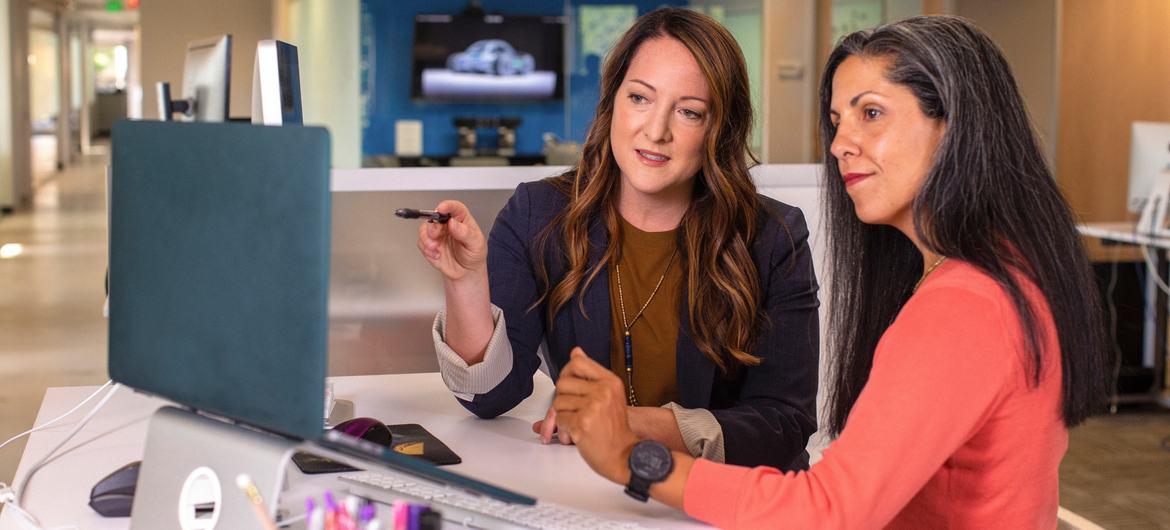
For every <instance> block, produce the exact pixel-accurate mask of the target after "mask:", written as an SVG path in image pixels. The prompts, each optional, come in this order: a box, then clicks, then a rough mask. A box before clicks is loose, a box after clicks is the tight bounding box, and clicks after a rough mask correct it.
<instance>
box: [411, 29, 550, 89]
mask: <svg viewBox="0 0 1170 530" xmlns="http://www.w3.org/2000/svg"><path fill="white" fill-rule="evenodd" d="M564 34H565V17H562V16H511V15H485V16H460V15H416V16H415V17H414V49H413V66H412V76H411V77H412V79H411V82H412V88H411V97H413V98H414V99H418V100H434V101H469V102H470V101H480V102H482V101H518V100H527V101H540V100H552V99H560V98H562V97H563V93H564Z"/></svg>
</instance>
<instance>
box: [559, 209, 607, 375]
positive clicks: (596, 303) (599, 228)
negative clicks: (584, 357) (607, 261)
mask: <svg viewBox="0 0 1170 530" xmlns="http://www.w3.org/2000/svg"><path fill="white" fill-rule="evenodd" d="M608 242H609V236H608V234H606V232H605V224H604V223H603V222H602V221H601V220H600V219H596V220H594V221H593V223H592V224H591V225H590V226H589V266H590V267H592V266H594V265H595V264H597V263H599V262H601V256H602V254H604V253H605V246H606V245H607V244H608ZM578 296H580V297H583V300H584V301H585V312H586V313H587V314H588V318H586V315H583V314H581V309H580V307H579V306H578V302H579V300H578V298H577V297H578ZM569 303H570V304H572V305H573V307H572V308H571V311H572V312H573V327H574V329H575V330H576V337H575V338H576V340H577V344H576V345H577V346H580V347H581V349H582V350H585V353H586V354H588V355H589V357H590V358H592V359H593V360H594V361H597V362H598V364H601V365H602V366H604V367H606V368H609V353H610V352H609V350H610V337H609V334H610V331H611V330H610V318H612V316H611V315H610V307H609V306H610V304H609V270H608V268H607V267H602V268H601V270H600V271H599V272H598V273H597V277H596V278H594V280H593V283H592V284H590V285H589V288H588V289H586V290H585V292H584V293H581V294H578V295H577V296H574V297H573V299H572V300H570V301H569Z"/></svg>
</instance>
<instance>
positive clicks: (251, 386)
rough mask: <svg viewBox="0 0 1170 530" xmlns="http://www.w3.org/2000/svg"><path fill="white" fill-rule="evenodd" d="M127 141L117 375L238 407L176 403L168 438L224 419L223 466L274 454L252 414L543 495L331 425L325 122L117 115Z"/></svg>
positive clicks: (120, 137)
mask: <svg viewBox="0 0 1170 530" xmlns="http://www.w3.org/2000/svg"><path fill="white" fill-rule="evenodd" d="M112 151H113V155H112V162H111V164H112V165H111V176H110V179H111V182H110V271H109V282H110V292H109V304H110V306H109V308H110V321H109V372H110V378H111V379H113V380H114V381H117V382H119V383H122V384H124V385H126V386H129V387H132V388H134V389H136V390H138V391H141V392H144V393H147V394H151V395H155V396H159V397H163V398H166V399H169V400H171V401H174V402H176V403H179V404H181V405H184V406H186V407H188V408H190V409H192V410H194V411H198V412H199V414H200V416H201V417H202V416H213V417H219V418H221V419H225V420H228V421H227V422H212V423H207V422H201V423H200V422H194V423H192V422H190V421H186V420H182V419H177V420H176V418H178V417H177V416H175V415H174V414H168V415H167V417H168V418H170V419H171V420H175V421H171V423H178V424H180V425H179V426H178V427H174V428H172V429H170V430H169V431H168V432H166V433H164V434H166V435H167V436H169V438H163V437H158V439H160V440H162V442H160V446H164V448H165V445H167V444H171V445H179V444H182V443H183V439H184V438H187V439H189V438H192V437H194V436H206V435H208V434H207V433H208V432H209V431H217V432H218V433H219V434H214V433H213V434H211V435H210V436H212V437H213V438H214V439H215V440H216V442H215V443H216V444H217V449H222V448H221V447H218V445H224V446H225V447H226V446H227V445H231V446H232V447H235V448H236V449H233V450H232V451H229V452H231V453H235V454H236V456H233V455H230V454H229V455H226V456H225V455H205V456H202V457H199V456H198V455H196V456H197V457H198V458H196V460H199V459H200V458H202V459H203V460H205V461H210V460H212V459H213V458H219V457H221V456H222V458H220V460H224V462H220V463H219V464H218V465H212V467H218V468H220V469H221V470H222V469H235V468H237V467H239V465H241V462H240V461H241V460H249V459H251V460H255V459H257V458H259V456H256V457H248V458H240V457H239V456H238V455H240V454H242V453H241V452H243V451H247V450H249V449H255V450H256V451H257V454H260V452H262V451H261V450H262V449H263V448H262V447H254V446H256V444H257V443H259V444H266V443H269V441H268V440H265V439H257V438H256V437H251V438H249V437H246V436H242V435H239V433H238V432H237V431H238V430H237V431H232V430H230V429H228V428H227V427H228V425H229V423H236V424H243V425H247V426H251V427H254V428H257V429H259V430H261V431H265V432H266V433H275V434H278V435H281V436H283V437H285V438H290V439H295V440H306V441H311V442H313V443H315V444H317V445H319V446H322V447H326V448H329V449H332V450H334V451H336V452H339V453H344V454H348V455H350V456H354V457H357V458H360V459H362V460H365V461H367V462H376V463H378V464H381V465H382V466H389V468H391V469H394V470H397V471H399V472H403V473H408V474H410V475H413V476H418V477H423V478H425V479H426V480H428V481H430V482H433V483H438V484H442V485H445V486H450V487H453V488H457V489H460V490H464V491H469V492H474V494H476V495H486V496H488V497H491V498H493V499H497V500H499V501H502V502H506V503H515V504H522V505H532V504H534V503H535V502H536V501H535V499H532V498H530V497H526V496H523V495H520V494H517V493H514V492H511V491H508V490H505V489H502V488H499V487H496V486H492V485H490V484H486V483H483V482H480V481H477V480H474V479H470V478H467V477H464V476H462V475H458V474H455V473H451V472H449V471H444V470H441V469H438V468H436V467H435V466H434V465H432V464H430V463H427V462H425V461H422V460H419V459H416V458H414V457H410V456H403V455H399V454H397V453H394V452H393V451H389V450H386V449H385V448H382V447H380V446H379V447H370V446H368V444H363V443H361V441H356V440H347V439H341V438H337V437H336V433H333V432H332V431H330V433H329V434H332V435H334V436H332V437H330V436H323V432H322V414H321V413H322V410H323V409H324V399H325V398H324V394H325V376H326V359H327V346H328V344H327V338H328V291H329V258H330V202H331V196H330V188H329V175H330V167H329V165H330V157H329V155H330V145H329V134H328V132H327V131H326V130H325V129H323V128H319V127H300V126H292V127H266V126H259V125H251V124H241V123H214V124H213V123H187V122H148V121H123V122H119V123H116V124H115V125H114V128H113V149H112ZM200 421H201V420H200ZM184 433H188V434H184ZM153 439H154V438H152V437H148V441H147V451H148V452H147V454H148V455H149V454H150V450H151V446H152V443H153V442H152V440H153ZM249 440H252V441H251V442H250V441H249ZM256 440H260V441H259V442H256ZM269 445H274V446H277V445H280V444H276V443H275V442H274V441H273V442H272V443H271V444H269ZM213 452H214V451H213ZM149 463H150V462H149V457H148V462H146V463H144V468H143V469H144V470H146V464H149ZM164 465H169V466H170V467H177V464H175V463H168V464H164ZM158 469H159V465H158V464H156V465H155V466H154V470H158ZM167 469H168V470H169V467H168V468H167ZM177 471H178V470H176V472H177ZM152 473H153V471H152ZM168 473H169V471H168ZM162 474H164V475H165V474H166V473H162ZM152 476H159V474H157V473H153V474H152ZM232 476H234V475H232ZM256 479H257V482H258V483H259V482H260V481H261V480H260V479H261V477H256ZM162 482H165V483H166V486H165V487H168V488H170V487H172V486H174V487H175V489H177V486H176V485H175V484H173V483H171V482H172V481H162ZM269 482H271V481H269ZM155 483H156V484H157V483H159V482H157V481H156V482H155ZM267 486H268V487H275V485H274V484H267ZM159 487H160V488H161V487H163V486H159ZM262 489H264V488H262ZM176 494H177V492H176ZM159 495H160V496H167V497H169V496H170V495H169V493H167V494H166V495H163V494H161V493H160V494H159ZM234 497H235V496H233V498H234ZM138 500H139V499H136V501H135V502H136V506H137V504H138Z"/></svg>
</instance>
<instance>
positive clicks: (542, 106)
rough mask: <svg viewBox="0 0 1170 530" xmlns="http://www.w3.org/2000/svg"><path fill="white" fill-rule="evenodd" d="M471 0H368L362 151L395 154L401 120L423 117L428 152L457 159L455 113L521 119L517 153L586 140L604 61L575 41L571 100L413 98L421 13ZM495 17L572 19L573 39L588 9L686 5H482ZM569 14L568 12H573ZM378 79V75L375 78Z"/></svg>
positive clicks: (517, 0)
mask: <svg viewBox="0 0 1170 530" xmlns="http://www.w3.org/2000/svg"><path fill="white" fill-rule="evenodd" d="M466 5H467V1H466V0H425V1H424V0H362V3H361V8H362V39H361V41H362V76H363V80H362V96H363V97H364V98H365V116H364V117H365V120H364V125H363V130H362V154H363V155H378V154H392V153H393V152H394V121H395V120H401V119H414V120H420V121H422V123H423V154H425V155H427V156H450V155H453V154H454V153H455V150H456V145H457V138H456V134H455V127H454V126H453V125H452V123H451V120H452V118H454V117H455V116H520V117H521V119H523V123H521V125H520V128H519V129H518V130H517V131H516V152H517V153H519V154H539V153H540V147H541V135H542V134H543V133H544V132H552V133H555V134H556V135H557V136H560V137H562V138H568V139H570V140H575V141H582V140H583V139H584V135H585V131H586V129H587V128H588V126H589V122H590V121H591V120H592V119H593V112H594V109H595V107H596V105H597V99H598V94H597V84H598V78H599V72H598V70H599V69H600V59H599V58H597V57H595V56H587V57H581V56H580V54H578V53H577V50H576V43H575V42H572V41H570V42H569V43H567V47H568V56H569V60H568V61H567V64H566V68H567V70H568V71H569V75H567V76H566V80H567V87H566V91H565V100H563V101H549V102H536V103H507V104H486V103H434V102H421V101H414V100H412V99H411V97H410V83H411V78H410V75H411V47H412V45H413V42H414V16H415V15H416V14H419V13H451V14H455V13H458V12H460V11H462V10H463V8H464V7H465V6H466ZM482 5H483V8H484V10H485V11H487V12H488V13H500V14H504V15H562V14H564V15H568V20H567V24H566V29H565V32H566V36H567V38H572V37H573V36H575V35H576V30H575V25H576V17H575V15H576V12H577V9H576V8H577V7H578V6H581V5H626V6H635V7H636V8H637V10H638V14H643V13H646V12H648V11H650V10H652V9H654V8H656V7H658V6H660V5H686V2H685V1H679V0H675V1H662V0H657V1H646V0H639V1H627V2H624V3H623V2H618V1H615V0H573V1H570V2H568V4H567V5H566V4H563V3H561V2H556V1H546V2H532V1H526V0H483V2H482ZM566 10H567V12H566ZM371 74H372V75H371Z"/></svg>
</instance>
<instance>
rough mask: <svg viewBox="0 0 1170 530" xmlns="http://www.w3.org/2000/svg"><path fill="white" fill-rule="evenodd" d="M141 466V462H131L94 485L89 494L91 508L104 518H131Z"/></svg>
mask: <svg viewBox="0 0 1170 530" xmlns="http://www.w3.org/2000/svg"><path fill="white" fill-rule="evenodd" d="M141 465H142V461H141V460H139V461H137V462H130V463H129V464H126V465H124V466H122V467H120V468H118V469H117V470H115V471H114V472H113V473H110V474H109V475H107V476H106V478H103V479H101V480H99V481H98V483H97V484H94V486H93V489H92V490H90V492H89V507H90V508H93V510H94V511H95V512H97V513H99V514H101V515H102V516H103V517H129V516H130V508H131V506H133V505H134V490H135V488H136V487H137V486H138V468H139V467H140V466H141Z"/></svg>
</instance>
